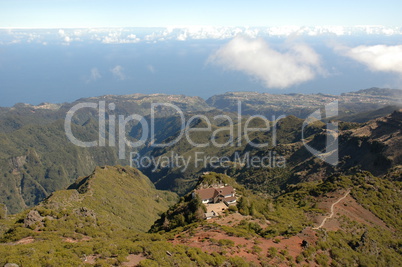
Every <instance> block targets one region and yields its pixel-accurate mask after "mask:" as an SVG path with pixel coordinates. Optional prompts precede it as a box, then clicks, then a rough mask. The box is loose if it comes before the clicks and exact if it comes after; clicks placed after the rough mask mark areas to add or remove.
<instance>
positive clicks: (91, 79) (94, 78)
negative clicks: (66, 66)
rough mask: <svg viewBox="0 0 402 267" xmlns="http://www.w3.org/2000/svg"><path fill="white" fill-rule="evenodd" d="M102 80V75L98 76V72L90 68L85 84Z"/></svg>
mask: <svg viewBox="0 0 402 267" xmlns="http://www.w3.org/2000/svg"><path fill="white" fill-rule="evenodd" d="M100 78H102V75H101V74H100V72H99V70H98V69H97V68H92V69H91V75H90V76H89V78H88V79H87V83H89V82H95V81H97V80H99V79H100Z"/></svg>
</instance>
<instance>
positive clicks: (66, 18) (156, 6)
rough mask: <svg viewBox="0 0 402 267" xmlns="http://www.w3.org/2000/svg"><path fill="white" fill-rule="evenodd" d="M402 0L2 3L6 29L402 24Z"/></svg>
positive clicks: (30, 0) (20, 0)
mask: <svg viewBox="0 0 402 267" xmlns="http://www.w3.org/2000/svg"><path fill="white" fill-rule="evenodd" d="M401 10H402V1H399V0H391V1H390V0H388V1H387V0H385V1H367V0H366V1H361V0H354V1H344V0H338V1H322V0H319V1H318V0H305V1H299V0H297V1H290V0H282V1H278V0H275V1H256V0H251V1H238V0H231V1H228V0H222V1H211V0H203V1H184V0H180V1H166V0H114V1H105V0H0V27H3V28H4V27H23V28H65V27H160V26H188V25H209V26H283V25H298V26H316V25H343V26H353V25H385V26H401V25H402V16H401V15H400V12H401Z"/></svg>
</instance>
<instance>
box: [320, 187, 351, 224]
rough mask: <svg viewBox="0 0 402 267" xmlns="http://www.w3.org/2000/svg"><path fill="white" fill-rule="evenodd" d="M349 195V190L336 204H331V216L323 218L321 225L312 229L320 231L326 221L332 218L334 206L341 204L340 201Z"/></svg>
mask: <svg viewBox="0 0 402 267" xmlns="http://www.w3.org/2000/svg"><path fill="white" fill-rule="evenodd" d="M349 193H350V190H348V191H347V192H346V193H345V195H344V196H343V197H341V198H340V199H338V200H337V201H336V202H334V203H332V205H331V215H329V216H327V217H325V218H324V220H322V222H321V224H320V225H319V226H317V227H314V228H313V229H320V228H322V227H323V226H324V224H325V222H326V221H327V219H331V218H332V216H334V207H335V205H336V204H338V203H339V202H341V201H342V200H344V199H345V198H346V197H347V196H348V195H349Z"/></svg>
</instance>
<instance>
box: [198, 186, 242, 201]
mask: <svg viewBox="0 0 402 267" xmlns="http://www.w3.org/2000/svg"><path fill="white" fill-rule="evenodd" d="M195 193H196V194H197V195H199V196H200V198H201V199H202V200H204V199H212V198H215V197H217V196H218V195H222V196H228V195H233V194H234V193H235V190H234V188H233V187H232V186H225V187H222V188H213V187H210V188H205V189H199V190H195Z"/></svg>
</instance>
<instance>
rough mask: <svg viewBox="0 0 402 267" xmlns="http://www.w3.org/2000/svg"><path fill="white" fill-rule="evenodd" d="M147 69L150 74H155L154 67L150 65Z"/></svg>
mask: <svg viewBox="0 0 402 267" xmlns="http://www.w3.org/2000/svg"><path fill="white" fill-rule="evenodd" d="M147 69H148V70H149V72H151V73H152V74H154V73H155V71H156V70H155V67H154V66H152V65H151V64H149V65H147Z"/></svg>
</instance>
